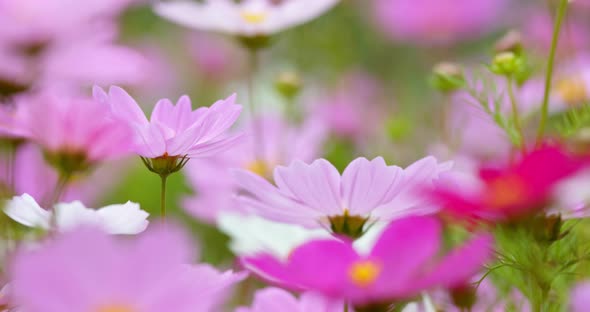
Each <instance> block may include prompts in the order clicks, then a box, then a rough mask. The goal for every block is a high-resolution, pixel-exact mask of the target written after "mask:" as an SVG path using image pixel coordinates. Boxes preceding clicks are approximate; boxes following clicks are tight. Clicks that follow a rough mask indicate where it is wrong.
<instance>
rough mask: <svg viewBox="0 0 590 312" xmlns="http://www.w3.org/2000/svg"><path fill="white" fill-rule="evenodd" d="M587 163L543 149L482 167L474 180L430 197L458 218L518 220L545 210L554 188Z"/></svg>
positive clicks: (447, 185)
mask: <svg viewBox="0 0 590 312" xmlns="http://www.w3.org/2000/svg"><path fill="white" fill-rule="evenodd" d="M587 164H588V161H587V160H586V159H584V158H582V157H577V156H574V155H571V154H569V153H568V152H566V151H565V150H562V149H560V148H557V147H549V146H547V147H543V148H540V149H538V150H534V151H532V152H529V153H527V154H526V155H524V156H523V157H522V159H520V160H518V161H517V162H515V163H513V164H509V165H505V166H504V167H500V168H486V167H482V168H480V171H479V177H478V179H476V180H475V181H474V180H473V179H469V181H467V183H461V182H459V183H451V180H448V181H446V182H447V183H444V184H443V183H441V184H440V185H438V188H437V189H435V190H434V191H433V192H432V196H433V197H434V198H436V200H438V201H439V202H440V203H441V204H442V205H444V207H445V211H446V212H448V213H449V214H451V215H453V216H456V217H460V218H467V219H476V220H487V221H501V220H509V219H515V218H522V217H526V216H529V215H532V214H536V213H538V212H540V211H542V210H543V209H544V208H547V205H548V204H549V201H550V199H552V195H553V193H554V188H555V186H556V185H557V184H558V183H559V182H561V181H563V180H564V179H565V178H567V177H569V176H571V175H573V174H575V173H576V172H579V171H580V170H581V169H583V168H584V167H585V166H587Z"/></svg>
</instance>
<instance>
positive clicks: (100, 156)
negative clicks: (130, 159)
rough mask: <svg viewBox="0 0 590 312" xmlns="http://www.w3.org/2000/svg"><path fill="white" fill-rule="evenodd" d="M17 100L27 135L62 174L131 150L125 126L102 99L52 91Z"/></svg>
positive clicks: (73, 171) (85, 167)
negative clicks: (115, 117) (116, 118)
mask: <svg viewBox="0 0 590 312" xmlns="http://www.w3.org/2000/svg"><path fill="white" fill-rule="evenodd" d="M19 101H22V103H19V105H22V107H21V108H22V113H23V118H22V123H23V125H24V127H26V129H27V131H28V133H29V138H30V139H31V140H32V141H33V142H35V143H37V144H39V145H40V146H41V147H42V149H43V151H44V153H45V157H46V159H47V160H48V161H49V163H50V164H51V165H52V166H53V167H55V168H56V169H57V170H58V171H59V172H60V173H61V174H62V175H69V176H71V175H73V174H75V173H78V172H84V171H87V170H88V169H89V168H91V167H92V166H94V165H96V164H98V163H100V162H101V161H104V160H109V159H114V158H119V157H122V156H125V155H128V154H129V153H130V150H129V143H130V140H129V131H128V129H127V127H125V125H123V124H121V123H120V122H117V121H116V120H115V119H114V118H113V115H112V114H111V112H110V110H109V107H108V106H106V105H105V104H103V103H99V102H98V101H96V100H93V99H92V98H86V97H80V96H72V95H65V94H62V93H58V92H54V91H51V92H44V93H41V94H38V95H34V96H31V97H28V96H27V97H23V98H21V99H19Z"/></svg>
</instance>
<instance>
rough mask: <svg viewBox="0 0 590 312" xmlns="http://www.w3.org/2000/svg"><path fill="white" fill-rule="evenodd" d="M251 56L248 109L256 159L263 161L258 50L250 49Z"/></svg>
mask: <svg viewBox="0 0 590 312" xmlns="http://www.w3.org/2000/svg"><path fill="white" fill-rule="evenodd" d="M248 52H249V54H250V71H249V73H248V102H249V103H248V107H249V110H250V122H251V123H252V141H253V146H254V154H255V156H256V159H263V155H264V150H263V149H264V146H263V144H262V142H264V140H263V135H264V133H263V130H262V129H261V126H262V125H261V123H260V122H257V121H256V101H255V96H254V93H255V87H254V83H255V80H256V73H257V72H258V49H256V48H249V49H248Z"/></svg>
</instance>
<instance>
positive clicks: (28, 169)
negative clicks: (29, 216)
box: [0, 144, 128, 205]
mask: <svg viewBox="0 0 590 312" xmlns="http://www.w3.org/2000/svg"><path fill="white" fill-rule="evenodd" d="M1 161H2V159H0V170H2V171H0V172H5V170H6V169H5V168H4V166H5V165H6V164H3V163H2V162H1ZM13 165H14V175H15V176H14V184H15V185H14V188H15V189H14V193H15V194H23V193H28V194H30V195H31V196H32V197H33V198H35V199H36V200H37V201H38V202H39V203H41V204H43V205H51V204H53V203H52V202H50V201H51V199H52V198H51V196H52V194H53V192H54V188H55V186H56V184H57V182H58V174H57V172H56V171H55V170H54V169H53V168H51V167H50V166H49V165H48V164H47V163H46V161H45V159H44V157H43V153H42V152H41V150H39V149H38V148H37V147H35V146H32V145H29V144H27V145H23V146H20V147H19V148H18V150H17V153H16V159H15V162H14V164H13ZM127 167H128V166H126V165H125V166H124V165H123V164H121V163H114V162H110V163H109V166H102V167H99V168H96V169H95V170H93V171H92V172H91V173H90V175H88V176H85V177H84V179H73V180H72V181H70V183H69V184H68V187H67V189H66V190H65V191H64V194H63V196H62V197H61V199H62V200H63V201H74V200H81V201H83V202H84V203H86V204H91V205H96V204H99V202H100V201H99V199H100V198H101V197H102V196H104V195H105V194H107V193H108V192H110V191H113V190H114V189H115V188H116V187H118V185H119V181H115V180H113V178H112V177H113V174H115V173H116V174H118V175H119V176H121V175H124V174H125V168H127ZM7 179H8V177H5V176H4V175H0V184H2V183H6V184H7V185H8V183H10V181H7Z"/></svg>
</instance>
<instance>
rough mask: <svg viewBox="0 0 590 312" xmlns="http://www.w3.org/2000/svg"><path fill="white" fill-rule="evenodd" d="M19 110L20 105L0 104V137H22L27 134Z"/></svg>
mask: <svg viewBox="0 0 590 312" xmlns="http://www.w3.org/2000/svg"><path fill="white" fill-rule="evenodd" d="M21 110H22V108H21V106H20V105H10V104H0V138H3V139H22V138H25V137H27V136H29V130H28V129H27V127H26V125H24V124H23V118H24V116H23V112H22V111H21Z"/></svg>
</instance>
